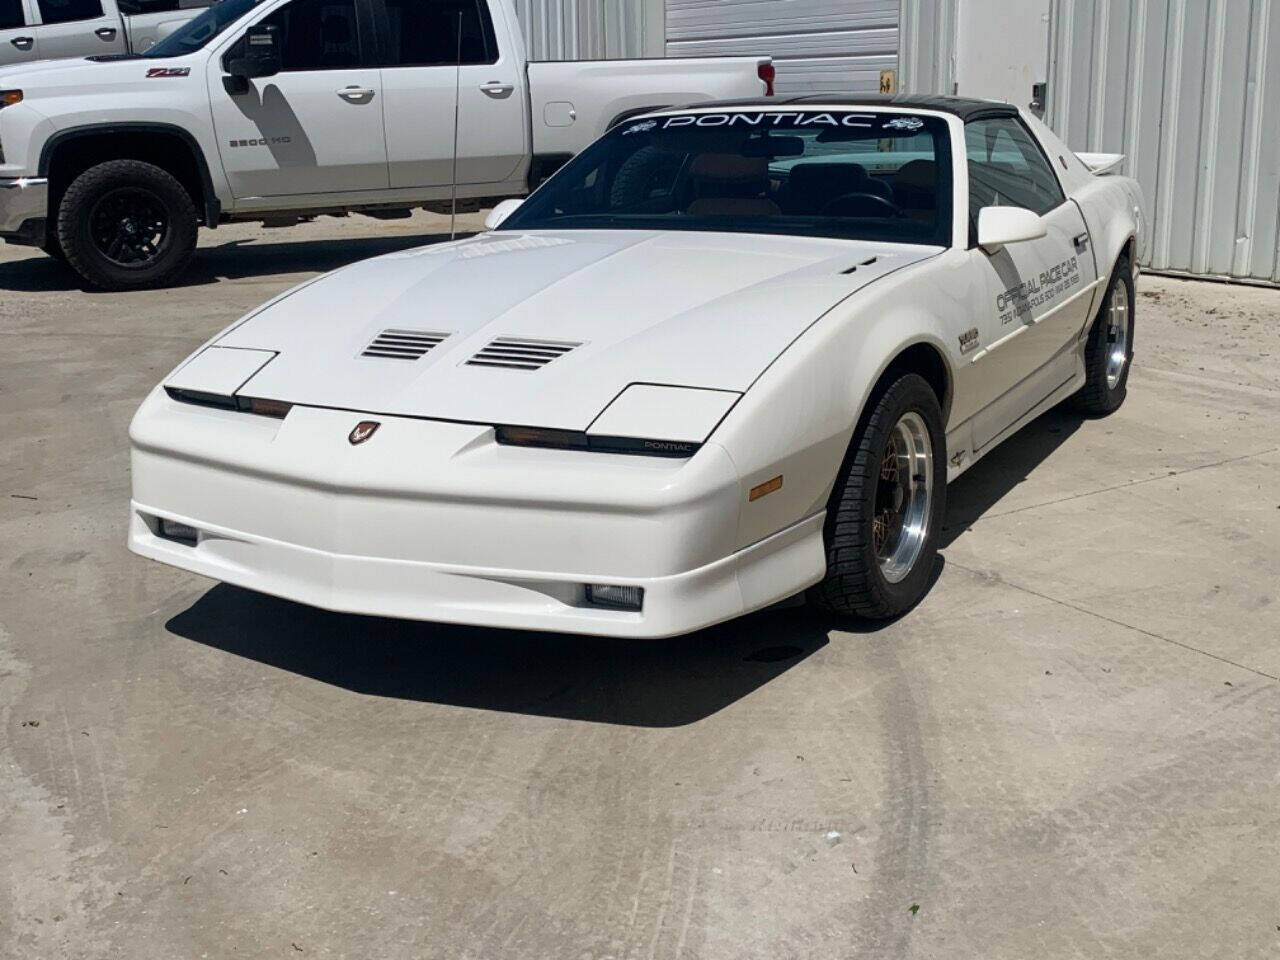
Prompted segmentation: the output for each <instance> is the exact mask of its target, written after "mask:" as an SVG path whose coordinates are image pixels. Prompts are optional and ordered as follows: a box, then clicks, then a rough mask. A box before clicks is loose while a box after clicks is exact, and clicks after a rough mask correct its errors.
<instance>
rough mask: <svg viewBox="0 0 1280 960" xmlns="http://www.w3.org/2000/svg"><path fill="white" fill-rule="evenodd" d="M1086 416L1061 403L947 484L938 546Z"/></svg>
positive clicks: (1027, 471) (1020, 479) (966, 526)
mask: <svg viewBox="0 0 1280 960" xmlns="http://www.w3.org/2000/svg"><path fill="white" fill-rule="evenodd" d="M1084 422H1085V418H1084V417H1082V416H1081V415H1080V414H1078V413H1075V412H1073V411H1071V410H1067V409H1065V408H1062V407H1058V408H1055V409H1053V410H1050V411H1048V412H1047V413H1044V414H1042V415H1041V416H1039V417H1037V418H1036V419H1035V420H1033V421H1031V423H1029V424H1027V425H1026V426H1025V427H1023V428H1022V429H1021V430H1019V431H1018V432H1017V433H1016V434H1014V435H1013V436H1012V437H1010V438H1009V439H1008V440H1005V441H1004V442H1003V443H1001V444H1000V446H998V447H996V448H995V449H994V450H992V451H991V452H990V453H989V454H987V455H986V456H984V457H983V458H982V459H981V460H979V461H978V462H977V463H975V464H974V465H973V466H972V467H970V468H969V469H968V470H967V471H966V472H965V473H964V474H963V475H962V476H961V477H960V478H959V479H958V480H956V481H955V483H953V484H951V485H950V486H949V487H948V488H947V516H946V520H945V522H944V523H943V525H942V534H941V537H940V538H939V542H938V548H939V549H941V550H945V549H946V548H947V547H949V546H951V544H953V543H955V541H956V540H957V539H959V537H960V535H961V534H962V533H964V532H965V531H966V530H968V529H969V528H970V527H972V526H973V524H974V523H975V522H976V521H977V520H978V519H979V518H981V517H982V516H983V515H984V514H986V513H987V511H989V510H990V509H991V508H992V507H994V506H995V505H996V504H997V503H999V502H1000V501H1001V500H1003V499H1004V498H1005V496H1007V495H1008V494H1009V492H1010V491H1012V490H1013V488H1014V487H1016V486H1017V485H1018V484H1020V483H1022V482H1023V481H1025V480H1026V479H1027V477H1029V476H1030V475H1031V471H1032V470H1034V469H1035V468H1036V467H1038V466H1039V465H1040V464H1041V463H1043V462H1044V461H1045V460H1047V459H1048V458H1049V457H1050V456H1051V455H1052V454H1053V453H1054V451H1056V450H1057V449H1058V448H1059V447H1060V446H1062V444H1063V443H1065V442H1066V440H1067V438H1068V437H1070V436H1071V435H1072V434H1073V433H1075V432H1076V431H1077V430H1079V429H1080V426H1081V424H1083V423H1084Z"/></svg>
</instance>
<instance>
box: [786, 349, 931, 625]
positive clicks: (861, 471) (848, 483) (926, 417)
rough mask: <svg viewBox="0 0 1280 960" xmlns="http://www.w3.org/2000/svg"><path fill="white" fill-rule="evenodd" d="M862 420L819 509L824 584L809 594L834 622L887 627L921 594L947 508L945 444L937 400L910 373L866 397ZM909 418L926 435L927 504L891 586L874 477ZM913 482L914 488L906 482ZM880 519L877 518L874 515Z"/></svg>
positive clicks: (878, 481) (879, 482) (880, 491)
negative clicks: (910, 554)
mask: <svg viewBox="0 0 1280 960" xmlns="http://www.w3.org/2000/svg"><path fill="white" fill-rule="evenodd" d="M868 409H869V410H870V413H869V414H867V415H864V416H863V420H862V423H861V424H860V425H859V427H858V429H857V431H856V432H855V433H854V436H853V442H852V443H851V444H850V447H849V452H848V454H847V455H846V456H845V462H844V464H843V465H842V467H841V470H840V475H839V476H838V477H837V478H836V485H835V488H834V490H833V491H832V494H831V501H830V503H829V504H828V506H827V519H826V526H825V530H824V537H825V542H826V548H827V576H826V579H825V580H823V581H822V582H821V583H819V584H817V585H816V586H814V587H812V588H811V589H810V591H809V598H810V600H811V601H812V602H813V603H814V604H815V605H816V606H818V607H821V608H822V609H825V610H827V611H829V612H831V613H835V614H838V615H840V616H857V617H864V618H867V619H872V620H887V619H890V618H892V617H896V616H898V615H899V614H902V613H904V612H906V611H907V610H909V609H911V607H913V606H915V604H917V603H918V602H919V601H920V600H921V599H922V598H923V597H924V595H925V593H926V592H927V590H928V588H929V581H930V577H931V576H932V571H933V564H934V559H935V558H936V556H937V553H938V533H939V531H940V530H941V529H942V521H943V515H944V513H945V512H946V500H947V443H946V434H945V428H944V426H943V422H942V408H941V406H940V404H939V402H938V396H937V394H935V393H934V392H933V388H932V387H930V386H929V384H928V383H927V382H926V381H925V379H924V378H923V377H921V376H919V375H917V374H914V373H907V374H903V375H901V376H899V377H896V378H893V379H892V380H889V381H886V384H885V387H884V389H882V390H881V391H880V392H879V393H878V394H876V395H873V396H872V398H871V401H870V403H869V405H868ZM909 414H915V415H916V417H915V419H913V420H912V422H913V423H914V422H915V420H918V421H920V422H921V423H922V424H923V426H924V427H925V429H926V432H927V434H928V436H927V446H926V445H925V444H922V449H928V450H930V451H931V453H932V456H931V458H930V464H929V467H928V468H927V469H929V470H930V471H931V475H929V476H928V477H927V481H926V482H927V484H928V488H929V496H928V498H927V500H926V501H925V508H924V510H923V516H924V517H925V518H927V519H926V523H925V525H924V531H925V532H924V536H923V540H922V542H921V544H920V546H919V552H918V553H917V554H916V556H915V559H914V561H913V562H911V564H910V567H909V568H908V569H907V572H906V573H905V575H903V576H901V577H900V578H898V579H896V582H891V581H890V579H889V578H888V577H887V576H886V574H885V571H884V570H883V569H882V566H881V558H880V556H879V555H878V554H877V550H876V546H877V544H876V532H875V531H876V526H875V524H876V519H877V511H878V506H879V507H880V508H883V507H884V506H885V505H884V504H879V505H878V503H877V500H878V498H880V497H883V496H884V490H885V488H884V486H883V484H884V482H885V481H884V480H883V479H882V470H883V468H884V467H885V465H886V457H885V454H886V452H887V445H888V444H889V441H890V438H891V436H893V434H894V431H895V427H896V425H897V424H898V423H899V422H900V421H903V420H904V418H907V417H908V415H909ZM913 482H914V481H913ZM882 516H883V514H882Z"/></svg>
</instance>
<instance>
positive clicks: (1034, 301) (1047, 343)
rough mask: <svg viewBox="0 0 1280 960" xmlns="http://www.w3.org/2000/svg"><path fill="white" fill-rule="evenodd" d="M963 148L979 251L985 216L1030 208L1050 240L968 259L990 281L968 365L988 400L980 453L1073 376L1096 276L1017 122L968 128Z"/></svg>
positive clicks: (1073, 217) (1081, 228)
mask: <svg viewBox="0 0 1280 960" xmlns="http://www.w3.org/2000/svg"><path fill="white" fill-rule="evenodd" d="M965 147H966V154H967V162H968V171H969V210H970V220H971V223H972V229H973V238H974V239H975V241H976V229H977V228H976V224H977V219H978V212H979V211H980V210H981V209H982V208H983V207H992V206H1016V207H1024V208H1026V209H1028V210H1031V211H1033V212H1034V213H1037V214H1039V215H1040V216H1041V217H1042V218H1043V220H1044V224H1045V228H1046V230H1047V235H1046V236H1044V237H1041V238H1039V239H1038V240H1027V241H1023V242H1021V243H1012V244H1009V245H1007V246H1005V247H1004V248H1002V249H1001V250H999V251H998V252H996V253H994V254H989V253H987V252H986V251H984V250H983V249H982V248H980V247H978V246H976V245H975V246H973V247H972V248H971V249H970V250H969V256H970V257H971V258H972V260H973V262H974V264H975V267H976V270H977V272H978V274H979V275H980V276H981V277H982V278H983V280H984V284H983V285H982V287H981V288H980V291H979V296H980V297H981V298H982V302H981V304H979V305H978V312H977V314H976V317H975V319H977V320H978V323H977V327H976V329H977V331H978V342H977V343H976V344H975V346H976V347H977V349H976V351H975V352H974V353H973V357H972V360H971V362H972V363H973V364H974V365H975V367H976V368H977V369H975V371H974V373H975V374H978V375H977V376H975V378H974V380H975V382H976V383H978V384H979V392H980V393H981V394H982V396H981V399H980V405H981V407H982V409H981V411H980V412H979V413H978V415H977V419H976V420H975V427H974V435H973V437H974V445H975V449H978V450H980V449H981V448H982V447H984V446H985V445H986V444H987V443H989V442H990V441H992V440H993V439H995V438H996V437H998V436H999V435H1000V434H1001V433H1002V431H1004V430H1005V428H1007V427H1009V426H1010V425H1011V424H1013V423H1014V422H1015V421H1017V420H1018V418H1019V417H1020V416H1022V414H1023V413H1024V412H1025V411H1026V410H1027V409H1029V408H1030V407H1031V406H1033V405H1035V404H1036V403H1038V402H1040V401H1041V400H1043V399H1045V398H1046V397H1048V396H1049V395H1050V394H1051V393H1053V392H1054V391H1055V390H1057V389H1058V388H1059V387H1061V386H1062V385H1063V384H1064V383H1066V382H1067V381H1068V380H1070V379H1071V377H1072V376H1073V374H1074V372H1075V352H1076V350H1077V348H1078V342H1079V336H1080V332H1081V330H1082V329H1083V327H1084V324H1085V323H1086V322H1087V321H1088V319H1089V318H1088V313H1089V309H1090V305H1091V302H1092V291H1093V286H1094V281H1095V280H1097V278H1098V271H1097V268H1096V266H1095V264H1094V260H1093V250H1092V247H1091V240H1090V237H1089V232H1088V228H1087V227H1086V226H1085V222H1084V216H1083V215H1082V214H1081V213H1080V208H1079V207H1077V206H1076V204H1075V202H1074V201H1072V200H1069V199H1068V198H1067V197H1066V195H1065V194H1064V193H1063V190H1062V186H1061V184H1060V183H1059V182H1058V178H1057V176H1056V175H1055V174H1054V172H1053V168H1052V167H1051V166H1050V164H1049V161H1048V160H1047V159H1046V158H1045V155H1044V153H1043V151H1042V150H1041V149H1040V147H1039V146H1038V145H1037V144H1036V142H1035V140H1034V138H1033V137H1032V135H1031V133H1030V132H1029V131H1028V130H1027V129H1026V127H1025V126H1023V124H1022V121H1021V120H1019V119H1018V118H1016V117H1009V116H1000V117H990V118H986V119H979V120H973V121H970V122H969V123H967V124H966V125H965Z"/></svg>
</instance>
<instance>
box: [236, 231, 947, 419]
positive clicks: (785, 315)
mask: <svg viewBox="0 0 1280 960" xmlns="http://www.w3.org/2000/svg"><path fill="white" fill-rule="evenodd" d="M938 252H940V251H939V249H938V248H936V247H915V246H901V245H894V244H875V243H863V242H854V241H847V240H824V239H813V238H804V237H773V236H760V235H744V234H707V233H675V232H642V231H632V230H624V231H566V232H561V233H553V232H537V233H527V234H521V233H514V232H499V233H490V234H485V235H482V236H479V237H475V238H473V239H470V240H467V241H463V242H461V243H456V244H449V245H445V246H438V247H426V248H421V249H418V250H413V251H408V252H404V253H397V254H391V255H389V256H384V257H379V258H376V259H373V260H368V261H364V262H362V263H358V264H355V265H353V266H350V267H347V268H344V269H342V270H339V271H337V272H335V273H334V274H331V275H329V276H326V277H323V278H321V279H320V280H318V281H315V282H312V283H310V284H308V285H305V286H303V287H301V288H299V289H298V290H296V291H295V292H294V293H292V294H290V295H288V296H286V297H284V298H283V299H281V300H279V301H276V302H275V303H273V304H271V305H268V306H267V307H266V308H264V309H263V310H261V311H260V312H258V313H257V314H253V315H250V316H249V317H248V318H246V319H245V320H244V321H242V322H241V323H239V324H238V325H236V326H234V327H233V328H231V329H230V330H229V331H227V332H226V333H225V334H224V335H222V336H221V337H220V338H219V339H218V340H217V341H216V344H217V345H218V346H220V347H239V348H245V349H254V350H268V351H275V352H276V353H277V355H276V356H275V357H274V358H273V359H271V360H270V361H269V362H268V363H267V364H266V365H265V366H264V367H262V369H261V370H260V371H258V372H257V373H256V374H255V375H254V376H253V377H252V378H250V379H249V381H248V382H247V383H245V384H244V385H243V386H242V387H241V389H240V391H239V392H240V393H242V394H244V395H246V396H255V397H263V398H268V399H274V400H284V401H288V402H292V403H296V404H305V405H313V406H325V407H335V408H340V409H348V410H356V411H362V412H370V413H383V414H388V415H403V416H417V417H431V418H439V419H447V420H459V421H467V422H476V423H493V424H523V425H529V426H543V427H556V428H561V429H567V430H582V429H585V428H586V427H587V426H588V425H589V424H590V422H591V421H592V420H593V419H594V418H595V417H596V416H597V415H598V414H599V413H600V412H601V411H602V410H604V408H605V407H607V406H608V405H609V403H610V402H611V401H612V400H613V399H614V398H615V397H617V396H618V394H619V393H621V392H622V391H623V390H624V389H625V388H626V387H627V386H628V385H630V384H632V383H650V384H669V385H676V386H692V387H704V388H715V389H720V390H731V391H739V392H741V391H745V390H746V389H747V388H748V387H749V386H750V385H751V384H752V382H753V381H754V380H755V379H756V378H757V377H759V376H760V374H761V373H762V372H763V371H764V370H765V368H766V367H768V366H769V364H770V363H772V362H773V361H774V360H775V359H776V358H777V357H778V355H779V354H781V353H782V351H784V350H785V349H786V348H787V346H788V345H789V344H790V343H791V342H792V341H793V340H795V338H796V337H797V336H799V335H800V334H801V333H802V332H803V331H804V330H805V329H806V328H807V327H809V326H810V325H811V324H812V323H813V322H814V321H815V320H817V319H818V318H819V317H821V316H822V315H823V314H824V313H825V312H826V311H828V310H829V309H830V308H831V307H832V306H834V305H835V304H836V303H839V302H840V301H841V300H844V299H845V298H846V297H848V296H850V295H851V294H853V293H854V292H856V291H857V290H858V289H859V288H861V287H864V286H866V285H867V284H869V283H871V282H873V281H874V280H876V279H877V278H879V277H882V276H884V275H886V274H888V273H890V272H893V271H895V270H898V269H901V268H902V267H904V266H907V265H909V264H912V263H915V262H918V261H920V260H923V259H925V258H927V257H930V256H933V255H935V254H936V253H938ZM384 331H396V333H393V334H392V336H403V332H404V331H416V332H419V333H423V334H432V335H435V336H437V337H440V336H443V339H442V340H441V341H440V342H439V343H438V345H436V346H434V347H432V348H431V349H430V350H429V351H428V352H427V353H425V354H424V355H423V356H421V357H420V358H419V359H416V360H404V359H394V358H383V357H369V356H362V354H363V353H364V351H365V350H366V349H367V348H368V347H369V346H370V344H371V343H372V342H373V341H374V339H375V338H376V337H378V336H379V335H380V334H382V333H383V332H384ZM499 338H503V339H507V340H512V339H515V340H528V341H550V342H553V343H555V344H558V345H559V346H558V347H557V348H556V350H557V351H563V352H561V353H559V355H557V356H556V358H555V359H553V360H551V361H550V362H549V363H546V364H545V365H544V366H540V367H538V368H536V369H518V368H512V367H506V366H493V365H479V364H477V363H475V362H474V361H475V360H476V358H477V354H478V353H480V351H482V350H484V349H485V348H486V347H488V346H490V345H491V344H492V342H493V341H494V340H496V339H499ZM566 345H572V346H571V347H569V348H568V349H567V350H566V349H565V348H566ZM537 352H538V351H537V348H536V347H535V348H534V353H535V354H536V353H537ZM498 353H499V357H498V359H499V360H500V361H501V360H502V359H503V358H504V357H506V356H509V355H510V350H508V349H500V350H499V351H498ZM481 359H483V358H481Z"/></svg>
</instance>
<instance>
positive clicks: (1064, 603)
mask: <svg viewBox="0 0 1280 960" xmlns="http://www.w3.org/2000/svg"><path fill="white" fill-rule="evenodd" d="M947 566H948V567H956V568H957V569H959V570H963V571H964V572H965V573H969V574H972V575H973V576H975V577H978V578H980V579H985V580H995V581H996V582H998V583H1002V584H1004V585H1005V586H1007V587H1012V588H1013V589H1014V590H1017V591H1019V592H1021V593H1025V594H1029V595H1030V596H1033V597H1039V598H1040V599H1041V600H1047V601H1049V602H1050V603H1056V604H1057V605H1058V606H1060V607H1066V608H1067V609H1068V610H1074V611H1076V612H1077V613H1083V614H1084V615H1085V616H1089V617H1093V618H1095V619H1097V620H1102V621H1104V622H1106V623H1110V624H1112V625H1114V626H1117V627H1123V628H1124V629H1126V630H1132V631H1134V632H1135V633H1140V634H1142V635H1143V636H1144V637H1150V638H1151V639H1153V640H1159V641H1161V642H1162V643H1168V644H1172V645H1173V646H1175V647H1181V648H1182V649H1183V650H1189V651H1191V652H1192V653H1198V654H1200V655H1201V656H1202V657H1208V658H1209V659H1210V660H1217V661H1218V662H1219V663H1225V664H1227V665H1228V666H1232V667H1235V668H1237V669H1239V670H1244V671H1246V672H1248V673H1252V674H1254V675H1256V676H1259V677H1265V678H1266V679H1268V680H1276V681H1280V677H1278V676H1276V675H1275V674H1272V673H1267V672H1266V671H1265V670H1259V669H1257V668H1256V667H1251V666H1248V665H1247V664H1244V663H1239V662H1237V661H1235V660H1229V659H1227V658H1226V657H1222V656H1219V655H1218V654H1216V653H1210V652H1209V651H1208V650H1202V649H1200V648H1199V647H1196V646H1193V645H1192V644H1189V643H1186V642H1184V641H1182V640H1175V639H1173V638H1172V637H1166V636H1165V635H1164V634H1160V633H1156V632H1154V631H1152V630H1147V629H1144V628H1143V627H1139V626H1135V625H1134V624H1132V623H1125V622H1124V621H1123V620H1117V619H1116V618H1115V617H1108V616H1107V615H1106V614H1105V613H1098V612H1097V611H1096V610H1090V609H1089V608H1088V607H1082V606H1080V605H1079V604H1076V603H1072V602H1071V601H1070V600H1061V599H1059V598H1058V597H1052V596H1050V595H1049V594H1047V593H1041V592H1040V591H1039V590H1035V589H1032V588H1031V587H1026V586H1023V585H1022V584H1020V583H1014V582H1013V581H1012V580H1006V579H1005V578H1004V577H1002V576H1000V574H998V573H984V572H982V571H981V570H975V569H973V568H972V567H966V566H965V565H964V564H962V563H957V562H956V561H954V560H951V559H948V560H947Z"/></svg>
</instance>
